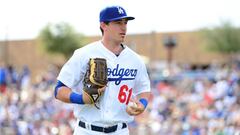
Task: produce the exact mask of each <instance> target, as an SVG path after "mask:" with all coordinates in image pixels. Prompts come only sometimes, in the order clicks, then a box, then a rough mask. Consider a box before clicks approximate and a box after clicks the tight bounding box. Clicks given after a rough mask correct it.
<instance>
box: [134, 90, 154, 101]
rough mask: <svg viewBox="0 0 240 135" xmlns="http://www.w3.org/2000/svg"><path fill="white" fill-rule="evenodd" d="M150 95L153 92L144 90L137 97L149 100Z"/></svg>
mask: <svg viewBox="0 0 240 135" xmlns="http://www.w3.org/2000/svg"><path fill="white" fill-rule="evenodd" d="M150 95H151V92H144V93H141V94H138V95H137V98H138V100H139V99H141V98H144V99H146V100H148V99H149V98H150Z"/></svg>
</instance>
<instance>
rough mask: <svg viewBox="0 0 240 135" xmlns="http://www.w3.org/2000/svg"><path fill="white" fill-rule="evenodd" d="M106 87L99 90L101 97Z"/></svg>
mask: <svg viewBox="0 0 240 135" xmlns="http://www.w3.org/2000/svg"><path fill="white" fill-rule="evenodd" d="M106 87H107V86H104V87H102V88H100V89H98V93H99V94H100V95H101V93H102V92H104V91H105V89H106Z"/></svg>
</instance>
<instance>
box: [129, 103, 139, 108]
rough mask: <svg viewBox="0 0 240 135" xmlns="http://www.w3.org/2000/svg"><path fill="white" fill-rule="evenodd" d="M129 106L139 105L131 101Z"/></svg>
mask: <svg viewBox="0 0 240 135" xmlns="http://www.w3.org/2000/svg"><path fill="white" fill-rule="evenodd" d="M128 106H129V107H130V106H131V107H137V104H136V103H135V102H129V103H128Z"/></svg>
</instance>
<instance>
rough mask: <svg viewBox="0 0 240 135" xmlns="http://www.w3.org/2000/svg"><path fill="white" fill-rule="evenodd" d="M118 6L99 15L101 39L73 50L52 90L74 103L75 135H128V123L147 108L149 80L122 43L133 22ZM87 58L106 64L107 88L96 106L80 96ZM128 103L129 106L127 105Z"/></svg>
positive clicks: (138, 59)
mask: <svg viewBox="0 0 240 135" xmlns="http://www.w3.org/2000/svg"><path fill="white" fill-rule="evenodd" d="M134 19H135V18H134V17H131V16H127V13H126V11H125V10H124V9H123V8H122V7H120V6H110V7H106V8H104V9H103V10H101V12H100V18H99V21H100V30H101V32H102V39H101V40H100V41H96V42H93V43H90V44H88V45H86V46H84V47H82V48H80V49H77V50H75V52H74V54H73V56H72V57H71V58H70V59H69V60H68V61H67V63H65V64H64V66H63V67H62V69H61V71H60V73H59V75H58V78H57V79H58V82H57V85H56V88H55V97H56V98H57V99H58V100H61V101H63V102H66V103H73V104H74V115H75V117H76V118H77V123H76V126H75V129H74V135H103V134H111V135H120V134H121V135H129V130H128V126H127V123H128V122H131V121H133V119H134V116H136V115H139V114H141V113H142V112H143V111H144V110H145V109H146V107H147V104H148V99H149V96H150V81H149V77H148V74H147V70H146V67H145V64H144V62H143V61H142V60H141V58H140V57H139V55H138V54H136V53H135V52H134V51H132V50H131V49H130V48H128V47H127V46H126V45H124V44H123V42H124V39H125V36H126V32H127V23H128V21H129V20H134ZM90 58H104V59H106V63H107V73H106V74H107V80H108V81H107V85H106V86H105V87H102V88H101V89H99V90H100V91H101V92H102V93H103V94H102V95H101V96H100V97H99V100H98V102H97V104H96V105H97V106H98V107H96V106H94V105H92V104H90V103H89V101H88V100H87V99H86V98H85V97H84V96H83V95H84V94H83V89H84V77H85V74H86V70H87V68H88V62H89V59H90ZM130 102H131V105H130Z"/></svg>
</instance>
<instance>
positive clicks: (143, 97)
mask: <svg viewBox="0 0 240 135" xmlns="http://www.w3.org/2000/svg"><path fill="white" fill-rule="evenodd" d="M150 94H151V93H150V92H144V93H140V94H139V95H137V99H133V100H132V102H134V103H136V106H128V107H127V110H126V111H127V113H128V114H129V115H139V114H141V113H142V112H144V110H145V109H146V107H147V105H148V100H149V97H150Z"/></svg>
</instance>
